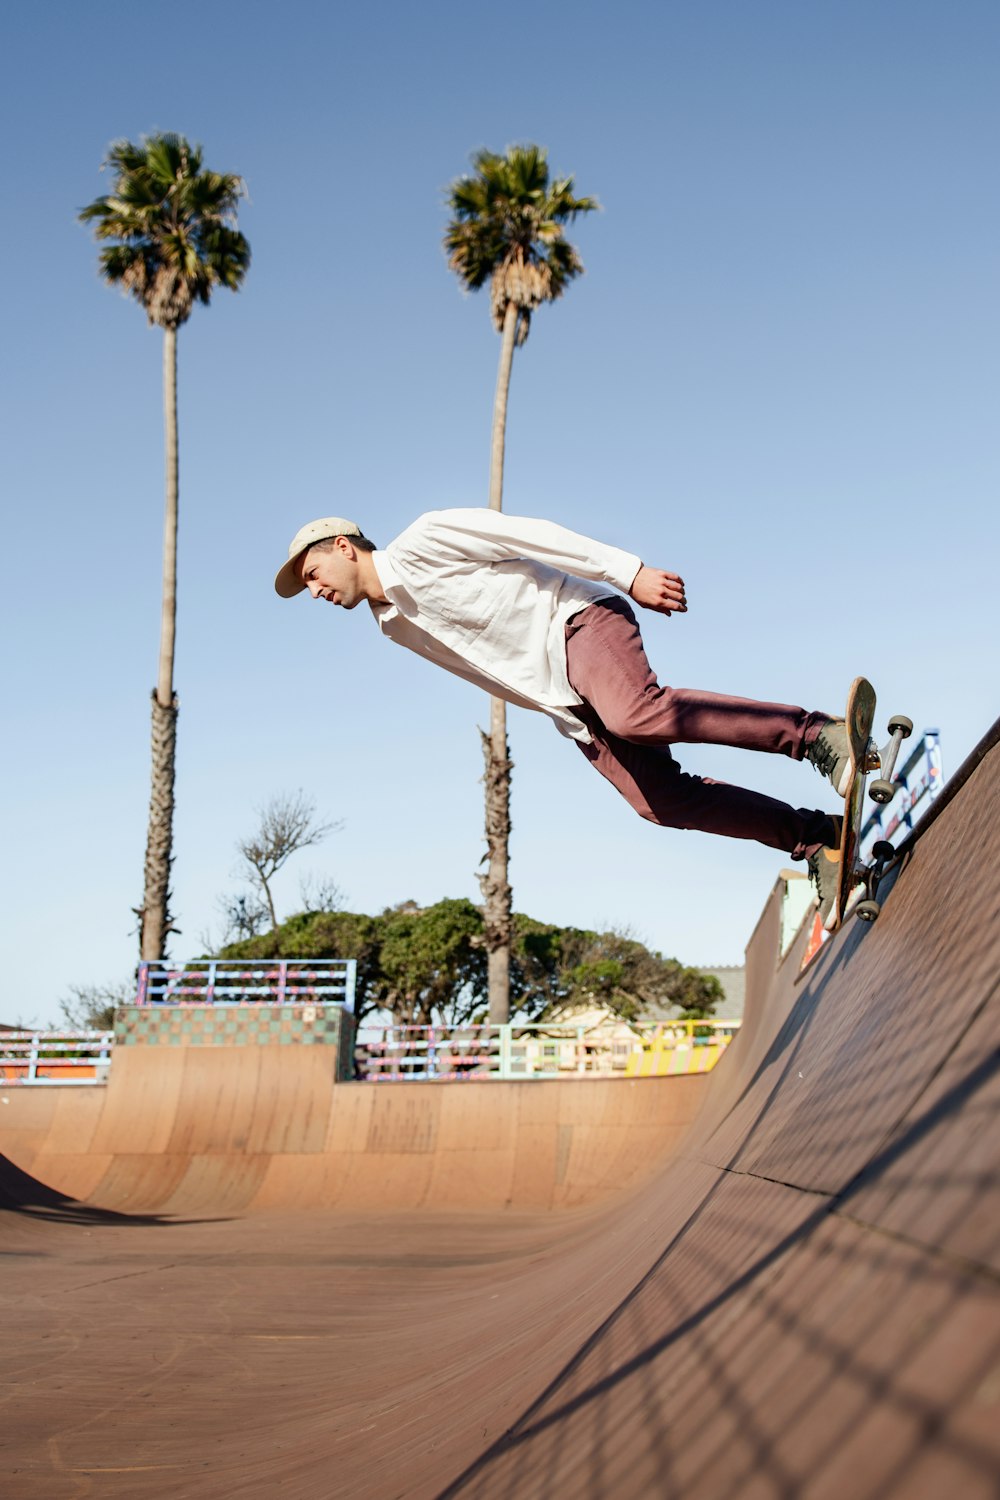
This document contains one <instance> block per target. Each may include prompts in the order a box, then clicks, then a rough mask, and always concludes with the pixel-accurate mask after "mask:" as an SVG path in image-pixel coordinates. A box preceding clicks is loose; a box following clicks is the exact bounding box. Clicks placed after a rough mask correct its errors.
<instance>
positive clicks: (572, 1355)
mask: <svg viewBox="0 0 1000 1500" xmlns="http://www.w3.org/2000/svg"><path fill="white" fill-rule="evenodd" d="M996 740H997V735H996V732H995V731H994V733H993V734H992V735H991V736H990V737H989V738H988V741H987V742H986V743H984V746H983V747H981V750H980V752H979V753H978V754H977V756H976V757H975V758H974V760H973V763H971V764H970V767H969V768H968V771H967V774H965V775H963V776H960V777H958V778H956V779H955V783H954V784H953V789H952V790H951V791H950V792H949V791H946V793H945V796H944V798H942V800H941V802H940V803H939V804H938V805H937V807H936V808H935V811H934V817H933V819H932V820H929V821H928V823H927V826H926V829H925V831H924V832H923V833H922V834H921V835H920V836H919V837H918V838H916V839H914V840H913V841H912V842H911V844H910V846H909V847H908V850H907V853H906V856H905V858H904V860H903V861H902V864H901V867H900V868H899V869H898V871H897V872H896V875H895V877H894V878H895V882H896V883H895V887H894V889H892V891H891V893H890V894H889V895H888V898H887V900H886V904H885V909H884V911H883V914H882V916H881V917H880V919H879V921H878V923H877V924H876V925H875V926H874V927H871V928H865V927H862V926H861V924H859V923H851V924H849V925H848V926H847V927H845V928H844V929H843V930H842V931H841V933H839V934H838V935H837V937H836V938H835V939H834V940H833V941H831V942H830V943H829V944H827V945H826V947H825V948H824V950H823V951H822V953H821V954H820V956H819V958H818V959H817V960H816V961H814V963H813V964H812V965H811V967H810V968H809V969H808V970H807V972H806V973H805V974H804V975H801V976H800V974H799V967H800V958H801V952H802V949H803V948H804V945H805V940H806V935H805V934H804V933H803V934H802V935H801V936H800V939H799V940H798V942H797V944H795V945H793V947H792V949H791V950H790V951H789V953H788V955H787V956H786V958H785V960H784V961H783V962H781V961H779V956H778V955H779V942H778V939H779V932H778V928H779V916H780V899H781V888H780V885H779V887H777V888H776V890H775V892H774V893H773V894H772V897H771V899H770V901H769V903H768V906H767V908H766V909H765V912H764V913H763V916H762V918H761V921H760V923H759V924H758V927H757V929H756V931H755V933H754V935H753V939H752V942H751V946H750V949H749V950H748V964H747V977H748V993H747V1005H748V1012H747V1024H746V1026H745V1028H744V1031H743V1032H742V1033H741V1035H740V1038H739V1039H738V1040H737V1041H736V1042H735V1043H734V1044H733V1046H732V1047H731V1048H730V1051H729V1053H728V1054H727V1056H726V1058H725V1059H724V1060H723V1063H722V1064H721V1066H720V1067H719V1068H718V1069H717V1070H716V1072H715V1074H713V1075H711V1077H710V1078H709V1079H707V1080H706V1079H703V1078H692V1079H662V1080H660V1079H649V1080H642V1081H639V1082H636V1083H632V1084H629V1083H626V1082H624V1081H611V1082H606V1083H605V1082H600V1081H593V1082H580V1083H567V1084H552V1085H545V1084H531V1083H525V1084H511V1085H496V1084H483V1085H472V1084H461V1085H454V1086H448V1087H439V1088H436V1087H433V1086H422V1085H420V1084H410V1085H405V1084H404V1085H398V1086H395V1085H393V1086H361V1085H340V1086H337V1085H334V1083H333V1080H332V1078H331V1077H329V1076H328V1072H327V1071H324V1068H323V1066H322V1056H321V1054H322V1049H320V1048H316V1049H289V1048H285V1049H281V1050H282V1052H283V1056H280V1057H279V1056H276V1055H268V1054H269V1052H270V1049H267V1048H255V1049H253V1050H254V1053H255V1055H254V1057H253V1058H251V1059H247V1058H245V1057H243V1056H242V1055H240V1054H237V1057H236V1059H235V1060H233V1059H232V1058H230V1059H225V1058H223V1057H222V1056H221V1054H222V1053H223V1052H224V1051H225V1050H226V1049H221V1048H220V1049H201V1051H202V1053H203V1054H204V1055H202V1056H200V1057H198V1058H197V1059H195V1060H193V1061H192V1056H193V1049H192V1051H191V1052H187V1053H185V1052H184V1051H182V1050H180V1049H177V1050H176V1051H175V1049H170V1050H169V1052H168V1049H149V1050H150V1052H153V1051H157V1052H158V1053H159V1055H158V1056H157V1057H156V1059H155V1062H156V1067H157V1069H159V1068H160V1067H161V1066H163V1063H164V1058H165V1057H166V1058H167V1060H168V1061H167V1067H168V1071H167V1072H166V1073H163V1074H160V1073H158V1072H149V1071H147V1069H149V1068H151V1067H152V1063H151V1062H149V1061H148V1060H147V1059H148V1054H147V1057H146V1058H144V1056H143V1052H142V1049H138V1048H134V1049H128V1057H127V1066H126V1067H124V1068H119V1063H120V1062H122V1061H123V1059H122V1058H116V1060H115V1064H114V1068H113V1070H112V1083H111V1084H110V1085H109V1087H108V1088H107V1089H106V1090H103V1091H102V1090H96V1089H95V1090H89V1091H88V1090H62V1091H60V1090H52V1091H50V1093H49V1094H48V1095H47V1096H46V1097H45V1099H44V1100H42V1101H41V1102H40V1101H39V1100H38V1099H37V1097H28V1096H29V1095H30V1094H31V1091H28V1090H24V1091H21V1092H20V1093H19V1094H15V1091H13V1090H11V1091H10V1092H9V1093H8V1094H7V1095H6V1096H5V1097H7V1098H8V1100H9V1103H8V1105H6V1106H0V1109H2V1118H0V1128H3V1127H6V1128H4V1129H3V1134H2V1136H0V1144H2V1147H3V1149H4V1150H5V1151H6V1154H7V1155H8V1157H10V1158H11V1159H12V1162H13V1163H14V1165H12V1166H11V1167H10V1168H9V1169H8V1170H7V1173H6V1175H3V1176H0V1201H2V1204H4V1205H5V1207H2V1208H0V1221H2V1223H0V1237H2V1243H0V1248H2V1249H3V1251H4V1252H5V1266H4V1270H5V1279H4V1284H3V1297H4V1304H3V1314H4V1340H3V1343H2V1345H0V1367H2V1369H3V1379H4V1384H3V1390H4V1393H5V1394H4V1417H5V1422H4V1438H3V1444H4V1455H3V1463H4V1466H5V1480H6V1483H5V1493H7V1494H10V1495H11V1496H12V1497H21V1496H24V1497H36V1496H37V1497H42V1496H44V1497H45V1500H62V1497H64V1496H65V1497H67V1500H68V1497H77V1496H84V1495H91V1494H93V1495H97V1494H100V1495H102V1496H104V1495H109V1496H126V1495H127V1496H134V1497H139V1500H142V1497H152V1496H157V1497H166V1496H176V1497H178V1500H179V1497H182V1496H198V1497H214V1496H220V1497H221V1496H223V1495H225V1496H271V1495H275V1494H280V1495H281V1496H283V1497H286V1496H287V1497H290V1500H296V1497H303V1500H313V1497H315V1500H327V1497H330V1496H344V1497H355V1496H372V1497H386V1500H393V1497H402V1496H406V1497H407V1500H410V1497H424V1496H427V1497H430V1496H444V1495H449V1496H452V1495H453V1496H469V1497H482V1500H487V1497H490V1500H492V1497H498V1500H499V1497H515V1496H516V1497H517V1500H522V1497H527V1500H530V1497H540V1500H541V1497H546V1500H548V1497H553V1500H555V1497H560V1500H561V1497H563V1496H567V1495H569V1496H577V1495H579V1496H588V1497H605V1496H606V1497H609V1500H610V1497H615V1500H618V1497H622V1496H624V1497H635V1500H639V1497H647V1496H650V1495H655V1496H667V1497H677V1500H730V1497H731V1500H745V1497H753V1500H757V1497H774V1500H779V1497H780V1500H788V1497H793V1496H799V1495H801V1496H806V1497H810V1500H825V1497H830V1500H834V1497H836V1500H841V1497H843V1496H850V1497H851V1500H866V1497H871V1500H876V1497H878V1500H882V1497H892V1500H915V1497H921V1496H928V1497H931V1496H933V1497H935V1500H937V1497H939V1496H941V1495H947V1494H953V1495H956V1496H959V1495H960V1496H961V1497H962V1500H978V1497H980V1496H981V1497H983V1500H986V1497H991V1500H995V1497H996V1495H997V1494H998V1493H1000V1287H998V1279H997V1272H998V1269H1000V1244H998V1241H1000V1191H998V1168H1000V1161H998V1157H1000V1145H998V1141H1000V1132H998V1130H997V1111H998V1106H1000V1081H998V1068H997V1062H998V1056H1000V1013H998V976H1000V920H998V919H1000V887H998V879H997V875H996V867H995V862H991V861H990V860H989V859H988V858H987V857H986V855H985V851H986V849H987V844H988V842H990V841H992V836H993V834H995V831H996V826H997V808H998V802H1000V753H998V751H997V749H996ZM278 1050H279V1049H274V1051H275V1052H277V1051H278ZM303 1058H304V1059H305V1060H304V1061H302V1059H303ZM84 1095H87V1096H88V1097H87V1099H84V1098H83V1096H84ZM22 1100H23V1101H24V1102H23V1104H22V1102H21V1101H22ZM701 1104H703V1106H704V1107H703V1108H701V1109H700V1111H699V1105H701ZM692 1122H693V1123H692ZM82 1200H85V1201H82Z"/></svg>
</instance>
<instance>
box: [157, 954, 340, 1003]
mask: <svg viewBox="0 0 1000 1500" xmlns="http://www.w3.org/2000/svg"><path fill="white" fill-rule="evenodd" d="M357 977H358V965H357V961H356V960H355V959H353V958H314V959H301V958H299V959H296V958H288V959H264V960H262V961H261V962H260V963H253V962H248V961H247V960H246V959H245V958H243V959H233V958H213V959H206V960H204V961H203V962H201V963H191V964H180V965H178V966H177V967H176V968H171V967H168V966H167V965H165V964H164V963H163V961H162V960H160V961H158V962H156V963H141V964H140V965H139V984H138V989H137V992H136V998H135V1003H136V1005H254V1004H257V1005H259V1004H265V1005H266V1004H271V1005H294V1004H307V1005H340V1006H342V1007H343V1009H344V1010H348V1011H352V1012H353V1010H354V992H355V988H356V986H357Z"/></svg>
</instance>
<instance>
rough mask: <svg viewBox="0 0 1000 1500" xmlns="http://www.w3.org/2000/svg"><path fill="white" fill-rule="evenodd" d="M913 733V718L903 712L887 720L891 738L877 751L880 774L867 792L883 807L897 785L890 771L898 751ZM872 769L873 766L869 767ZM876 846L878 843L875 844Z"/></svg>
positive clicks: (894, 765)
mask: <svg viewBox="0 0 1000 1500" xmlns="http://www.w3.org/2000/svg"><path fill="white" fill-rule="evenodd" d="M912 733H913V720H912V719H908V718H907V717H906V715H905V714H894V715H893V717H892V718H891V719H890V720H889V734H890V736H891V738H890V739H889V741H888V743H887V744H885V745H883V747H882V749H881V750H880V751H879V752H878V765H879V768H880V769H881V771H882V775H881V776H879V777H878V778H877V779H876V780H875V781H873V782H872V784H871V786H870V787H869V792H870V794H871V798H872V801H873V802H879V803H881V804H882V806H883V807H884V806H885V804H886V803H887V802H891V801H892V799H893V797H894V796H895V795H896V792H897V790H898V787H899V783H898V782H897V781H893V779H892V773H893V771H894V770H895V769H896V761H897V760H898V758H899V751H900V748H901V746H902V743H903V741H904V740H905V739H909V737H910V735H911V734H912ZM871 769H872V770H874V769H875V767H871ZM875 847H876V848H878V845H877V844H876V846H875Z"/></svg>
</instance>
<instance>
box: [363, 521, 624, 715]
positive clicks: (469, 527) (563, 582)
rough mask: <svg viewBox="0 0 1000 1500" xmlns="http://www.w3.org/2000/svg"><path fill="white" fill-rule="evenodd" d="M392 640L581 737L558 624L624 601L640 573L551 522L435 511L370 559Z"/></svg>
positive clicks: (376, 607) (379, 608)
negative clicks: (615, 592)
mask: <svg viewBox="0 0 1000 1500" xmlns="http://www.w3.org/2000/svg"><path fill="white" fill-rule="evenodd" d="M372 561H373V562H374V564H375V571H376V573H377V574H378V577H379V581H380V583H381V585H382V590H383V592H384V594H385V596H386V598H387V599H388V600H389V603H388V604H374V603H373V604H372V605H371V609H372V613H373V614H374V616H375V618H376V620H377V621H378V624H379V628H380V630H381V631H382V633H383V634H384V635H387V636H388V637H389V639H390V640H393V641H396V642H398V644H399V645H400V646H407V647H408V648H409V649H410V650H411V651H416V652H417V654H418V655H419V656H425V657H426V658H427V659H428V661H432V662H435V663H436V664H437V665H438V666H439V667H444V668H445V670H446V671H448V672H454V673H455V675H456V676H458V677H464V678H465V679H466V680H467V681H468V682H473V683H475V685H476V686H477V687H480V688H484V689H485V691H486V692H488V693H492V694H493V695H494V696H495V697H497V698H505V699H506V700H507V702H508V703H514V704H517V705H518V707H520V708H532V709H536V710H538V711H539V712H541V713H545V714H548V715H549V717H550V718H551V719H554V720H555V723H556V725H557V727H558V728H559V729H560V730H561V731H562V733H563V734H565V735H568V736H569V737H570V738H571V739H575V740H582V741H584V742H587V741H589V740H590V737H591V736H590V731H589V730H588V729H587V726H586V725H585V724H584V723H582V722H581V720H580V719H579V718H577V716H576V715H575V714H574V712H573V706H574V705H576V704H579V703H581V702H582V701H583V700H582V699H581V698H580V696H579V694H578V693H576V692H574V690H573V689H572V687H571V686H570V683H569V677H568V675H567V670H566V622H567V620H570V619H572V617H573V616H574V615H575V614H579V612H580V610H581V609H586V608H587V606H588V605H589V604H593V603H594V601H595V600H597V599H607V598H610V597H612V590H611V589H609V588H608V584H611V585H613V587H614V588H616V589H621V591H622V592H623V593H628V590H629V588H630V586H631V584H632V581H633V579H634V578H635V575H636V573H638V571H639V569H640V567H641V566H642V562H641V559H640V558H638V557H636V556H635V555H634V554H633V553H631V552H623V551H622V550H621V549H620V548H618V547H608V546H605V545H604V544H603V543H602V542H595V541H592V540H591V538H590V537H586V536H579V535H578V534H577V533H576V532H575V531H568V530H567V529H566V527H564V526H556V525H555V524H554V523H553V522H551V521H535V520H529V519H528V518H526V517H524V516H508V515H505V514H504V513H503V512H501V511H496V510H432V511H428V512H427V514H426V515H423V516H420V517H419V518H418V519H417V520H416V521H414V523H413V525H412V526H408V527H407V528H406V530H405V531H404V532H403V533H402V534H401V535H400V536H398V537H397V538H396V540H395V541H394V542H390V543H389V545H388V546H387V547H386V548H384V549H383V550H381V551H377V552H375V553H373V554H372Z"/></svg>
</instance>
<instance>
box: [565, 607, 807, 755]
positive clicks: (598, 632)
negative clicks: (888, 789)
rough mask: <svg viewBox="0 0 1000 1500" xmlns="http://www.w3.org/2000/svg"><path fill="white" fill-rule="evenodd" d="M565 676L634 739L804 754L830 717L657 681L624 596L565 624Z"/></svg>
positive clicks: (611, 725) (610, 724)
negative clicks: (661, 684) (676, 686)
mask: <svg viewBox="0 0 1000 1500" xmlns="http://www.w3.org/2000/svg"><path fill="white" fill-rule="evenodd" d="M566 664H567V669H568V673H569V680H570V682H571V683H572V685H573V687H574V688H575V689H576V691H577V692H578V693H579V694H580V697H581V698H583V699H584V701H585V702H586V703H589V704H590V706H591V708H593V709H595V710H596V712H597V714H598V716H599V717H600V719H601V722H602V723H603V724H604V725H605V727H606V728H607V729H608V730H609V731H610V733H611V734H613V735H616V736H618V737H619V738H620V739H623V740H629V741H630V742H631V743H632V744H636V745H683V744H697V745H732V746H735V747H736V748H737V749H739V750H764V751H769V752H771V753H772V754H779V755H790V756H791V757H792V758H793V759H794V760H802V759H803V757H804V756H805V754H806V751H807V749H808V747H809V746H810V745H811V744H812V742H813V741H814V740H815V739H816V738H817V737H818V735H819V734H820V731H821V730H822V729H823V727H824V725H826V724H827V723H828V722H829V720H830V715H829V714H825V713H807V712H806V710H805V709H803V708H796V707H795V706H794V705H792V704H787V703H756V702H753V701H752V700H750V699H748V698H729V697H725V696H723V695H722V694H721V693H705V692H701V691H700V690H697V689H690V688H672V687H661V686H660V684H659V683H658V682H657V680H656V674H655V673H654V672H653V669H652V667H651V666H650V665H649V662H648V660H647V658H646V652H645V648H644V647H643V644H642V638H641V636H640V634H639V627H638V625H637V624H636V620H635V615H634V614H633V613H632V610H631V608H630V607H629V605H628V604H627V603H626V602H625V600H624V599H602V600H601V601H600V602H599V603H597V604H592V605H590V606H589V608H587V609H585V610H583V611H581V613H580V614H578V615H574V617H573V619H571V620H570V622H569V624H568V625H567V627H566Z"/></svg>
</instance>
